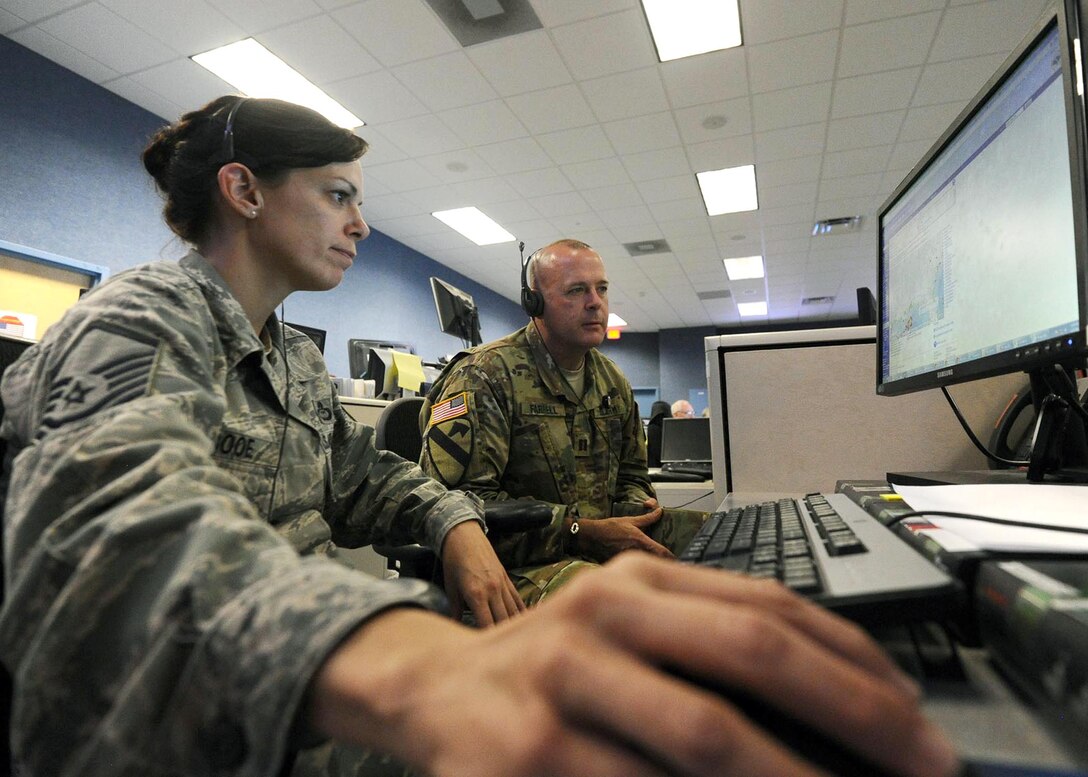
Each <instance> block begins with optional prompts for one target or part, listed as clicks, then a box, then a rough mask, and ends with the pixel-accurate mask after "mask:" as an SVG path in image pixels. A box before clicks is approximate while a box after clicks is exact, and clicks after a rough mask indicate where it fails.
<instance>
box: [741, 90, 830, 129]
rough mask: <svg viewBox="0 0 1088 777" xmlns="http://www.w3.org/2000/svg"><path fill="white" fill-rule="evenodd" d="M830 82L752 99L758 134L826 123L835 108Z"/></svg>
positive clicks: (754, 122)
mask: <svg viewBox="0 0 1088 777" xmlns="http://www.w3.org/2000/svg"><path fill="white" fill-rule="evenodd" d="M831 87H832V84H831V82H830V81H825V82H824V83H820V84H810V85H809V86H798V87H794V88H792V89H782V90H779V91H777V92H765V93H763V94H756V95H753V96H752V126H753V127H754V128H755V130H756V131H757V132H762V131H764V130H774V129H782V128H783V127H795V126H797V125H799V124H812V123H815V122H819V121H826V120H827V118H828V116H827V115H828V112H829V111H830V108H831Z"/></svg>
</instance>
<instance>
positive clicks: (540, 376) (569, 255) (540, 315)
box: [420, 240, 705, 604]
mask: <svg viewBox="0 0 1088 777" xmlns="http://www.w3.org/2000/svg"><path fill="white" fill-rule="evenodd" d="M526 273H527V287H529V288H527V289H526V291H527V292H528V294H527V295H523V305H524V306H525V307H526V310H527V312H528V313H529V315H530V316H531V317H532V321H530V323H529V324H528V325H527V326H526V327H525V328H524V329H521V330H519V331H517V332H515V333H513V334H511V335H508V336H507V337H504V338H502V339H500V340H496V341H494V342H492V343H489V344H486V345H483V346H480V347H478V348H474V349H472V350H470V351H467V352H462V353H460V354H458V355H457V357H456V358H455V359H454V361H453V362H451V363H450V365H449V366H447V368H446V369H445V370H444V372H443V373H442V375H441V376H440V377H439V379H438V380H437V381H436V383H435V385H434V387H433V388H432V390H431V392H430V395H429V397H428V402H427V404H426V406H425V408H424V411H423V414H422V416H421V418H420V423H421V426H422V427H423V430H424V446H423V453H422V456H421V465H422V467H423V469H424V471H425V472H428V473H429V474H431V475H432V476H433V477H435V478H437V479H438V480H440V481H442V482H443V483H445V484H446V485H447V486H449V487H451V488H459V489H463V490H466V491H469V492H471V493H474V494H476V495H478V496H480V497H481V498H483V499H484V500H498V499H511V498H519V497H531V498H534V499H541V500H544V501H547V502H551V503H553V505H554V509H553V519H552V522H551V524H550V525H549V526H547V527H545V528H543V529H539V530H535V531H531V532H526V533H523V534H518V535H513V536H507V537H500V538H496V539H495V540H494V545H495V550H496V552H497V553H498V555H499V558H500V560H501V561H502V562H503V565H504V566H505V567H506V568H507V570H508V571H509V572H510V575H511V577H512V578H513V579H514V582H515V584H516V585H517V587H518V592H519V593H520V594H521V596H522V598H523V599H524V600H525V601H526V602H527V603H529V604H532V603H535V602H537V601H539V600H540V599H542V598H543V597H545V596H546V595H548V594H549V593H550V592H551V591H553V590H555V589H556V588H558V587H559V586H561V585H562V584H563V583H565V582H566V581H567V580H569V579H570V578H571V577H572V576H573V575H575V574H576V573H578V572H580V571H581V570H584V569H586V568H589V567H592V566H595V565H596V564H597V563H599V562H601V561H604V560H607V559H608V558H609V557H611V556H612V555H615V554H616V553H618V552H619V551H621V550H624V549H627V548H638V549H641V550H645V551H648V552H651V553H655V554H657V555H662V556H669V555H672V553H671V552H670V551H671V550H675V549H679V548H682V547H683V545H685V544H686V543H687V541H688V540H690V538H691V536H692V535H693V534H694V532H695V531H696V530H697V528H698V526H699V525H700V524H701V523H702V520H703V519H704V518H705V515H704V514H703V513H698V512H695V511H690V510H670V511H666V512H665V517H664V518H662V510H661V508H660V507H659V506H658V504H657V499H656V497H655V494H654V490H653V486H652V485H651V483H650V480H649V477H648V475H647V469H646V439H645V435H644V433H643V429H642V422H641V420H640V419H639V414H638V408H637V406H636V404H635V401H634V397H633V394H632V391H631V386H630V384H629V383H628V382H627V379H626V378H625V377H624V376H623V374H622V373H621V372H620V370H619V368H618V367H616V365H615V364H614V363H613V362H612V361H611V360H609V359H608V358H607V357H605V356H604V355H602V354H601V353H600V351H598V350H597V347H596V346H598V345H600V344H601V342H602V341H603V340H604V337H605V333H606V323H607V320H608V280H607V277H606V275H605V270H604V263H603V262H602V261H601V257H600V256H599V255H598V254H597V252H596V251H594V250H593V249H592V248H590V247H589V246H587V245H586V244H585V243H582V242H580V241H577V240H560V241H558V242H556V243H553V244H551V245H549V246H546V247H544V248H542V249H540V250H539V251H537V252H536V253H535V254H533V255H532V256H531V257H530V258H529V263H528V267H527V268H526ZM534 294H539V295H540V296H539V298H538V300H539V301H540V302H541V303H542V304H540V305H537V304H535V303H534V297H533V295H534ZM524 296H528V300H527V301H525V300H524Z"/></svg>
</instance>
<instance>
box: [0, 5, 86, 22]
mask: <svg viewBox="0 0 1088 777" xmlns="http://www.w3.org/2000/svg"><path fill="white" fill-rule="evenodd" d="M83 2H86V0H4V8H5V9H6V10H8V11H10V12H11V13H13V14H15V15H16V16H17V17H19V18H20V19H22V20H23V21H26V22H37V21H40V20H42V19H45V18H46V17H49V16H52V15H53V14H57V13H60V12H61V11H66V10H68V9H69V8H72V7H73V6H77V5H79V4H80V3H83Z"/></svg>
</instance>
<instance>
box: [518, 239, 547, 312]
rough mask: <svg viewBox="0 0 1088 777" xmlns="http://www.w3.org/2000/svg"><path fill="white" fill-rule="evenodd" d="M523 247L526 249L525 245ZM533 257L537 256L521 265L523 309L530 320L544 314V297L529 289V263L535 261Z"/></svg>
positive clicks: (530, 257)
mask: <svg viewBox="0 0 1088 777" xmlns="http://www.w3.org/2000/svg"><path fill="white" fill-rule="evenodd" d="M521 245H522V247H523V248H524V246H525V244H524V243H522V244H521ZM533 256H535V254H532V255H530V256H529V259H528V260H527V261H523V262H522V263H521V309H522V310H524V311H525V314H526V315H527V316H529V318H539V317H540V315H541V314H542V313H543V312H544V295H543V294H541V293H540V292H539V291H537V290H536V289H530V288H529V262H531V261H533Z"/></svg>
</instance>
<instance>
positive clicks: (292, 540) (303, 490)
mask: <svg viewBox="0 0 1088 777" xmlns="http://www.w3.org/2000/svg"><path fill="white" fill-rule="evenodd" d="M285 357H286V362H285V361H284V358H285ZM2 397H3V407H4V418H3V425H2V428H0V433H2V436H3V438H4V439H5V440H6V442H7V447H8V461H7V462H6V466H5V467H4V479H5V481H6V482H4V483H2V484H0V485H2V486H4V488H0V493H3V492H4V490H7V492H8V499H7V501H6V504H5V514H4V523H5V530H6V535H5V545H6V547H5V551H6V553H5V573H6V583H7V586H6V591H5V603H4V604H5V607H4V610H3V614H2V618H0V657H2V658H3V661H4V663H5V665H6V666H7V667H8V668H9V669H10V670H11V671H12V674H13V675H14V676H15V678H16V679H15V682H16V687H17V688H18V689H19V693H18V694H17V696H16V705H17V708H16V718H15V719H16V720H17V721H18V726H17V727H15V728H14V729H13V730H12V732H11V735H12V741H13V745H14V750H15V751H16V752H17V753H21V754H23V756H24V757H25V759H26V762H25V766H26V768H27V769H28V771H27V773H28V774H30V773H33V774H43V775H44V774H58V775H59V774H80V775H83V776H84V777H85V776H86V775H97V774H103V775H105V774H109V775H137V774H141V775H146V774H160V773H162V771H161V770H162V769H163V768H164V767H167V766H168V767H169V768H170V769H172V770H173V771H171V772H170V773H176V774H193V775H196V774H213V773H214V774H227V773H231V774H239V775H243V774H244V775H273V774H279V773H281V772H280V770H281V767H282V764H283V761H284V758H285V755H286V754H288V753H290V752H292V751H293V750H295V749H298V748H299V747H302V746H305V745H307V744H316V742H313V741H312V740H311V739H310V736H311V735H309V733H308V732H307V731H306V727H305V726H302V725H300V720H299V715H300V711H301V707H302V703H303V700H304V693H305V691H306V687H307V684H308V683H309V682H310V679H311V677H312V675H313V673H314V670H315V668H316V667H317V666H318V665H319V664H320V663H321V662H322V661H323V660H324V659H325V657H326V656H327V655H328V654H329V652H330V651H331V650H333V648H335V647H336V646H337V645H338V644H339V643H340V641H341V640H343V639H344V638H345V636H346V635H348V634H349V633H351V632H352V631H353V630H355V629H357V628H358V626H359V624H360V623H362V622H363V621H365V620H366V619H367V618H369V617H370V616H372V615H374V614H376V613H378V612H381V611H383V610H384V609H386V608H388V607H390V606H392V605H396V604H409V605H414V606H424V607H429V608H432V609H440V608H442V607H443V606H444V602H443V600H442V597H441V594H440V593H439V592H437V589H434V588H433V587H431V586H428V585H426V584H425V583H422V582H419V581H403V582H401V583H399V584H391V583H390V582H388V581H381V580H376V579H373V578H368V577H367V576H365V575H362V574H359V573H357V572H354V571H351V570H349V569H347V568H345V567H343V566H341V565H340V564H338V563H336V562H334V561H332V560H330V559H329V558H328V557H329V556H332V555H334V554H335V547H336V545H337V544H341V545H345V546H353V547H354V546H359V545H362V544H365V543H369V542H374V541H381V542H388V543H406V542H413V541H416V542H420V543H424V544H426V545H428V546H430V547H432V548H442V547H443V542H444V540H445V539H446V537H447V535H448V534H450V533H451V532H452V531H453V530H454V529H455V528H456V527H457V526H458V525H459V524H461V523H462V522H465V521H469V522H472V521H479V520H480V516H481V514H482V509H481V507H480V505H479V500H478V499H476V498H475V497H473V496H471V495H466V494H461V493H451V492H448V491H447V490H446V489H445V488H443V487H441V486H440V485H439V484H438V483H436V482H434V481H433V480H431V479H430V478H428V477H426V476H424V474H423V473H422V472H421V471H420V469H419V468H418V467H417V466H416V465H414V464H411V463H408V462H405V461H403V460H401V459H398V458H397V457H395V456H393V455H392V454H390V453H388V452H382V451H378V450H376V449H375V447H374V444H373V430H372V429H371V428H369V427H366V426H363V425H360V424H356V423H355V422H354V421H353V420H352V419H351V418H349V417H348V416H347V415H346V413H345V412H344V410H343V409H342V408H341V406H340V403H339V401H338V399H337V397H336V394H335V393H334V391H333V388H332V384H331V381H330V380H329V378H328V374H327V372H326V369H325V365H324V362H323V361H322V359H321V355H320V354H319V353H318V351H317V349H316V348H315V347H314V346H313V344H312V343H311V342H310V340H309V339H308V338H307V337H306V336H304V335H302V334H300V333H298V332H296V331H294V330H292V329H290V328H288V327H281V325H280V324H279V323H278V322H276V321H275V319H274V318H272V319H269V321H268V323H267V324H266V325H265V327H264V329H263V331H262V333H261V336H260V337H258V335H257V334H256V333H255V332H254V329H253V326H252V325H251V324H250V323H249V321H248V320H247V318H246V316H245V313H244V312H243V310H242V307H241V306H240V305H239V303H238V302H237V301H236V300H235V298H234V297H233V296H232V294H231V292H230V291H229V289H228V288H227V287H226V286H225V285H224V282H223V280H222V278H221V277H220V276H219V275H218V274H217V273H216V271H215V270H214V269H213V268H212V267H211V266H210V265H209V264H208V262H207V261H205V259H204V258H203V257H202V256H200V255H199V254H197V253H195V252H194V253H191V254H190V255H189V256H187V257H186V258H184V259H183V260H182V261H181V262H180V263H177V264H175V263H165V262H164V263H159V264H154V265H148V266H144V267H141V268H136V269H134V270H131V271H128V272H125V273H122V274H120V275H118V276H116V277H115V278H114V279H113V280H112V281H111V282H109V283H108V284H106V285H104V286H103V287H101V288H99V289H96V290H95V291H93V292H92V293H91V294H89V295H87V297H86V298H85V299H83V300H82V301H81V302H80V304H78V305H76V306H75V307H73V308H72V309H71V310H70V311H69V313H68V314H67V315H66V316H65V317H64V318H63V319H62V320H61V321H60V322H59V323H57V324H55V325H54V326H53V327H51V328H50V330H49V332H48V333H47V335H46V337H45V338H44V339H43V341H42V342H40V343H39V344H38V345H36V346H34V347H32V348H31V349H30V350H28V351H27V353H26V354H25V355H24V357H23V359H22V360H20V361H19V362H17V363H16V364H15V365H14V366H13V367H11V368H10V369H8V370H7V371H6V373H5V374H4V379H3V384H2ZM474 530H475V529H474ZM285 540H286V541H285ZM105 711H108V712H109V714H108V715H105V714H104V712H105ZM43 732H48V735H45V734H44V733H43ZM58 732H60V733H59V735H58Z"/></svg>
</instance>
